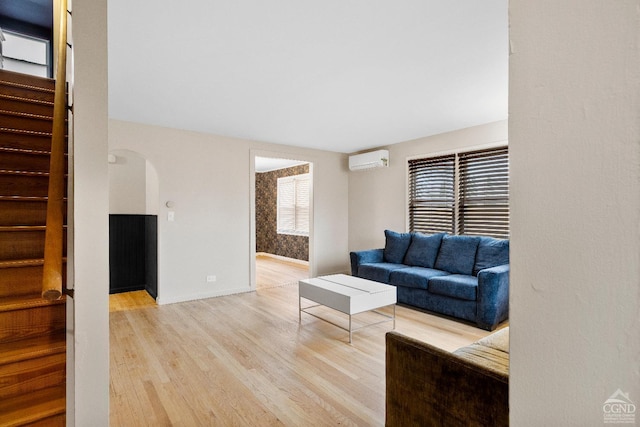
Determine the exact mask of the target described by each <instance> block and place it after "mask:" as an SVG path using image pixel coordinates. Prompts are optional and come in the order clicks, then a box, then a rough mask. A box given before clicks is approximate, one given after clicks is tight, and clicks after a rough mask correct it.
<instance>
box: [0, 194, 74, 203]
mask: <svg viewBox="0 0 640 427" xmlns="http://www.w3.org/2000/svg"><path fill="white" fill-rule="evenodd" d="M48 199H49V198H48V197H47V196H3V195H0V201H1V202H46V201H47V200H48ZM63 201H64V202H66V201H67V198H66V197H65V198H64V199H63Z"/></svg>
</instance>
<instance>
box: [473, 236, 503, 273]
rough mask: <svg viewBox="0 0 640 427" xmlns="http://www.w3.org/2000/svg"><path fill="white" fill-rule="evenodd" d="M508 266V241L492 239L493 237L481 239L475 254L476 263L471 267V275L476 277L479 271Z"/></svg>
mask: <svg viewBox="0 0 640 427" xmlns="http://www.w3.org/2000/svg"><path fill="white" fill-rule="evenodd" d="M503 264H509V241H508V240H504V239H494V238H493V237H481V238H480V244H479V245H478V253H476V263H475V266H474V267H473V275H474V276H477V275H478V272H479V271H480V270H483V269H485V268H491V267H496V266H498V265H503Z"/></svg>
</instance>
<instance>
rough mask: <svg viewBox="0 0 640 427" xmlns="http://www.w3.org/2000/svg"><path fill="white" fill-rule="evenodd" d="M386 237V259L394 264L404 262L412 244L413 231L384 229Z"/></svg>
mask: <svg viewBox="0 0 640 427" xmlns="http://www.w3.org/2000/svg"><path fill="white" fill-rule="evenodd" d="M384 236H385V239H386V242H385V245H384V260H385V262H390V263H393V264H402V261H404V256H405V254H406V253H407V249H409V245H410V244H411V233H397V232H395V231H391V230H384Z"/></svg>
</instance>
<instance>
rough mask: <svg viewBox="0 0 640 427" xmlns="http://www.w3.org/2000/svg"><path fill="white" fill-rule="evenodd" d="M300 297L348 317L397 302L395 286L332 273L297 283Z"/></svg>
mask: <svg viewBox="0 0 640 427" xmlns="http://www.w3.org/2000/svg"><path fill="white" fill-rule="evenodd" d="M298 291H299V295H300V297H302V298H306V299H309V300H311V301H315V302H317V303H320V304H322V305H326V306H327V307H331V308H333V309H335V310H338V311H341V312H343V313H346V314H356V313H361V312H363V311H368V310H373V309H376V308H380V307H384V306H387V305H391V304H395V303H396V287H395V286H391V285H385V284H384V283H379V282H374V281H372V280H367V279H362V278H360V277H353V276H348V275H346V274H332V275H329V276H320V277H316V278H313V279H304V280H300V281H299V282H298Z"/></svg>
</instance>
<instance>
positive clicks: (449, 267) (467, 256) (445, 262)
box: [435, 235, 480, 275]
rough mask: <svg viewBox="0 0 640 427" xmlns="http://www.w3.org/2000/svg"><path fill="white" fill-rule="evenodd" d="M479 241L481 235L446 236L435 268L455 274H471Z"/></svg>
mask: <svg viewBox="0 0 640 427" xmlns="http://www.w3.org/2000/svg"><path fill="white" fill-rule="evenodd" d="M479 243H480V237H476V236H449V235H447V236H444V237H443V238H442V243H441V244H440V251H439V252H438V258H437V259H436V264H435V268H436V269H437V270H444V271H448V272H449V273H453V274H467V275H471V274H472V273H473V266H474V264H475V260H476V251H477V249H478V244H479Z"/></svg>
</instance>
